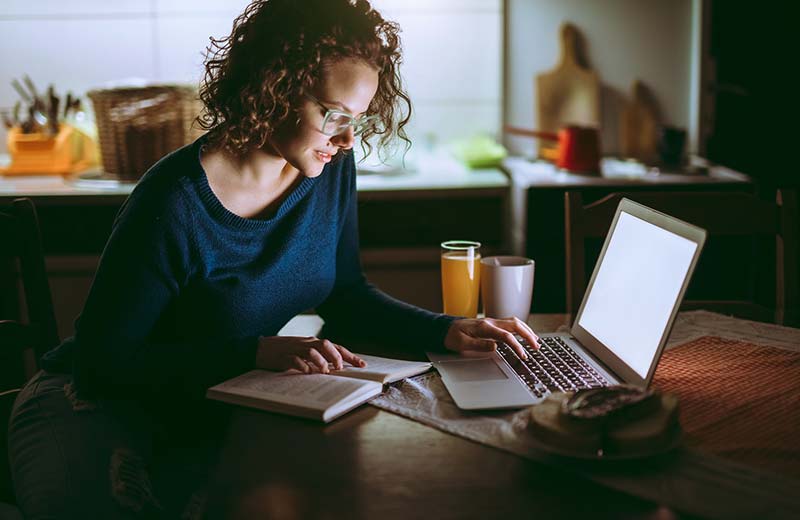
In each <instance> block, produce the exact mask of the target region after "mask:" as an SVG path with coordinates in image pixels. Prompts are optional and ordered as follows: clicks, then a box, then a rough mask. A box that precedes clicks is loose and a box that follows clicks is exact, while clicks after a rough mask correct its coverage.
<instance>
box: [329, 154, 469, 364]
mask: <svg viewBox="0 0 800 520" xmlns="http://www.w3.org/2000/svg"><path fill="white" fill-rule="evenodd" d="M348 173H349V177H350V181H349V187H348V197H347V209H346V212H345V217H344V221H343V226H342V230H341V235H340V237H339V243H338V246H337V253H336V282H335V284H334V288H333V290H332V292H331V294H330V295H329V296H328V298H327V299H326V300H325V301H324V302H323V303H322V304H320V305H319V306H317V308H316V310H317V312H318V313H319V315H320V316H321V317H322V318H323V319H324V320H325V325H326V330H329V331H331V332H332V333H333V334H335V335H336V336H337V337H345V338H355V339H366V340H372V341H378V342H385V343H389V344H392V345H400V346H403V347H407V348H409V349H413V350H443V349H444V338H445V336H446V335H447V331H448V329H449V328H450V325H451V324H452V322H453V321H455V320H456V319H458V318H455V317H453V316H447V315H444V314H437V313H434V312H430V311H427V310H425V309H422V308H419V307H415V306H413V305H410V304H408V303H405V302H401V301H399V300H397V299H395V298H392V297H391V296H389V295H387V294H386V293H384V292H382V291H381V290H379V289H378V288H377V287H375V286H374V285H372V284H371V283H369V282H368V281H367V280H366V277H365V276H364V273H363V270H362V268H361V260H360V256H359V244H358V211H357V207H358V205H357V194H356V184H355V167H354V166H353V167H351V168H350V171H349V172H348Z"/></svg>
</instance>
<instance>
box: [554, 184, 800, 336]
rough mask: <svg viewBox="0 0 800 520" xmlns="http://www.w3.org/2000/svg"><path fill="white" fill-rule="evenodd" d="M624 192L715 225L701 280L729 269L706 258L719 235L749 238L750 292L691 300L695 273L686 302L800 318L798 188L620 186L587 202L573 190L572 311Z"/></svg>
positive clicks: (569, 199)
mask: <svg viewBox="0 0 800 520" xmlns="http://www.w3.org/2000/svg"><path fill="white" fill-rule="evenodd" d="M623 197H625V198H628V199H631V200H634V201H636V202H639V203H641V204H644V205H645V206H649V207H651V208H653V209H655V210H658V211H661V212H662V213H666V214H668V215H672V216H674V217H676V218H679V219H681V220H685V221H686V222H689V223H691V224H694V225H697V226H699V227H701V228H704V229H705V230H706V231H708V239H707V241H706V246H705V252H704V254H701V257H700V262H699V264H698V269H697V271H696V272H695V275H694V278H695V279H697V278H699V277H702V276H706V275H711V274H715V273H714V271H717V272H721V271H725V266H724V265H708V263H709V262H708V261H710V260H715V259H714V258H708V259H704V258H703V257H704V256H708V254H707V252H708V250H709V246H712V244H714V243H715V241H717V243H718V244H719V243H720V242H723V241H725V240H728V238H725V237H736V238H735V240H745V241H746V242H747V243H748V244H749V245H748V247H746V248H744V249H745V250H744V251H742V250H737V251H736V254H737V255H746V257H747V258H748V259H749V261H747V260H745V262H746V264H747V265H748V266H749V267H750V269H749V271H750V274H751V275H752V276H751V277H750V278H751V279H750V280H748V282H749V283H748V284H747V287H746V289H747V290H746V291H744V292H746V293H747V295H746V296H745V298H742V299H739V298H736V299H720V300H712V299H703V300H694V301H693V300H689V299H688V298H690V297H691V293H692V285H695V281H696V280H695V281H693V282H692V283H691V284H690V286H689V290H688V291H687V300H685V301H684V304H683V306H682V308H683V309H698V308H702V309H707V310H711V311H715V312H721V313H725V314H731V315H735V316H738V317H741V318H746V319H752V320H758V321H771V322H774V323H779V324H792V325H797V324H798V305H799V302H798V270H800V269H799V268H798V256H797V254H798V245H797V241H798V215H797V193H796V192H795V191H791V190H783V191H778V192H777V193H776V198H775V200H774V201H772V200H764V199H762V198H759V197H758V196H756V195H753V194H750V193H738V192H702V191H697V192H675V191H661V192H654V191H633V192H619V193H612V194H610V195H608V196H606V197H604V198H602V199H600V200H598V201H596V202H592V203H589V204H584V202H583V199H582V196H581V193H580V192H577V191H568V192H567V193H566V194H565V201H564V202H565V206H564V207H565V232H566V273H567V287H566V292H567V312H569V313H570V314H572V316H573V317H574V316H575V314H577V312H578V309H579V307H580V304H581V300H582V299H583V294H584V292H585V290H586V285H587V277H586V274H587V273H586V249H585V244H586V241H587V239H598V240H602V239H604V238H605V236H606V234H607V233H608V230H609V228H610V226H611V221H612V219H613V217H614V213H615V211H616V209H617V206H618V204H619V202H620V200H621V199H622V198H623ZM704 260H706V265H704ZM737 260H739V259H738V258H737ZM714 263H715V264H718V263H723V262H714ZM701 267H703V268H704V269H701ZM743 287H744V286H743Z"/></svg>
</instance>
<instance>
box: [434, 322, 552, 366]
mask: <svg viewBox="0 0 800 520" xmlns="http://www.w3.org/2000/svg"><path fill="white" fill-rule="evenodd" d="M515 333H516V334H519V335H520V336H522V337H523V339H525V341H527V342H528V345H530V346H531V348H534V349H538V348H539V336H537V335H536V333H534V332H533V330H532V329H531V328H530V327H529V326H528V324H527V323H525V322H524V321H522V320H520V319H519V318H507V319H495V318H481V319H461V320H456V321H454V322H453V323H452V325H450V329H449V330H448V331H447V336H445V338H444V346H445V348H447V349H448V350H453V351H455V352H459V353H461V354H469V353H470V352H473V353H478V352H480V353H485V352H491V351H493V350H495V349H496V348H497V342H498V341H502V342H503V343H506V344H508V346H510V347H511V348H513V349H514V350H515V351H516V353H517V355H519V357H521V358H522V359H526V358H527V357H528V355H527V354H526V353H525V349H524V348H523V347H522V345H520V343H519V341H517V339H516V338H515V337H514V334H515Z"/></svg>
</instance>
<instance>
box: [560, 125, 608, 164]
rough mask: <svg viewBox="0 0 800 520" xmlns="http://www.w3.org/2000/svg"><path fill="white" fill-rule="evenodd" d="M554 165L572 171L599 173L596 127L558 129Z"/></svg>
mask: <svg viewBox="0 0 800 520" xmlns="http://www.w3.org/2000/svg"><path fill="white" fill-rule="evenodd" d="M556 166H557V167H559V168H562V169H564V170H567V171H569V172H573V173H590V174H599V172H600V138H599V136H598V134H597V129H596V128H592V127H585V126H568V127H566V128H562V129H561V130H559V131H558V160H557V161H556Z"/></svg>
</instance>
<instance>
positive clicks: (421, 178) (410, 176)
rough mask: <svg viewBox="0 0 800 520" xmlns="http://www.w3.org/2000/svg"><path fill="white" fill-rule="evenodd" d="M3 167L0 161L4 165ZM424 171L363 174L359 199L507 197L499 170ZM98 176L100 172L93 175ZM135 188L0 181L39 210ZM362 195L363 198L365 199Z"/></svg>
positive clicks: (8, 195)
mask: <svg viewBox="0 0 800 520" xmlns="http://www.w3.org/2000/svg"><path fill="white" fill-rule="evenodd" d="M1 162H3V161H2V159H0V163H1ZM417 162H418V164H423V165H424V166H422V167H419V168H410V169H392V168H381V169H368V168H363V169H362V168H359V167H358V165H357V166H356V167H357V168H359V172H360V173H359V175H358V177H357V179H356V183H357V187H358V191H359V199H360V200H361V199H370V200H371V199H383V198H408V197H409V196H410V197H414V198H416V197H427V196H441V195H445V194H448V193H447V192H454V193H449V194H450V195H457V194H458V193H457V192H460V191H463V190H470V191H471V192H474V190H479V191H481V192H485V193H495V194H497V193H503V192H505V191H506V190H507V188H508V186H509V180H508V177H507V176H506V175H504V174H503V173H502V172H501V171H499V170H497V169H477V170H469V169H468V168H466V167H465V166H463V165H461V164H459V163H458V162H456V161H455V160H454V159H451V158H450V157H449V156H447V155H446V154H445V153H434V154H428V155H426V156H425V157H424V159H421V160H419V161H417ZM84 173H94V174H100V173H101V172H100V171H99V170H91V171H90V172H84ZM134 186H135V184H134V183H129V182H114V181H108V180H104V181H97V180H85V179H82V178H80V177H78V176H71V177H67V178H64V177H61V176H57V175H47V176H45V175H42V176H36V175H25V176H0V203H2V202H3V201H4V200H8V199H13V198H16V197H30V198H33V199H34V200H35V201H36V203H37V206H38V205H40V204H52V203H59V204H75V203H80V204H102V203H103V202H115V203H120V202H121V201H122V200H123V199H124V198H125V197H127V196H128V195H129V194H130V192H131V191H132V190H133V187H134ZM362 193H363V195H362ZM473 194H474V193H473Z"/></svg>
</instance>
